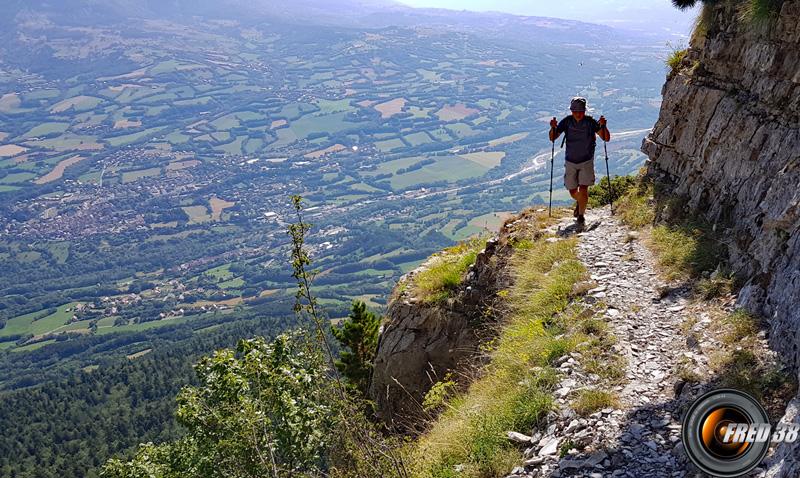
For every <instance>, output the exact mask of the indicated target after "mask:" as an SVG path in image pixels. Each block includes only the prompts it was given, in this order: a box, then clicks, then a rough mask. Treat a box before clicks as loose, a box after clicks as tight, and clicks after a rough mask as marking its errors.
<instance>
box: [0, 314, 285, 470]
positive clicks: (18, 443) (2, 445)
mask: <svg viewBox="0 0 800 478" xmlns="http://www.w3.org/2000/svg"><path fill="white" fill-rule="evenodd" d="M289 326H290V322H289V320H287V319H280V318H262V319H252V320H239V321H236V322H234V323H230V324H225V325H223V326H220V327H218V328H215V329H209V330H207V331H201V332H197V333H194V334H192V331H191V330H190V329H188V328H184V329H183V330H182V329H181V328H177V329H176V330H175V331H174V333H175V334H176V335H186V337H185V338H184V340H182V341H178V342H177V343H172V344H170V345H169V346H165V345H166V343H167V342H166V341H163V342H157V343H150V342H144V343H143V342H139V343H138V344H137V345H136V351H142V350H146V349H147V348H151V347H152V348H153V352H151V353H149V354H147V355H144V356H142V357H140V358H137V359H135V360H128V359H126V358H124V357H121V358H116V359H113V360H102V359H100V362H101V363H102V365H100V366H99V367H98V368H96V369H93V368H88V369H86V371H84V370H78V371H74V372H71V373H69V375H68V377H67V378H64V379H62V380H58V381H54V382H50V383H45V384H42V385H38V386H35V387H32V388H27V389H22V390H16V391H9V392H2V393H0V427H2V429H3V438H2V439H0V476H8V477H12V476H13V477H17V478H29V477H30V478H33V477H36V478H49V477H53V478H56V477H57V478H84V477H86V478H93V477H96V476H98V470H97V469H96V468H97V467H98V466H99V465H102V464H103V463H104V462H105V461H106V460H107V459H108V458H110V457H111V456H118V455H119V454H121V453H122V454H127V453H129V452H130V451H132V450H133V448H134V447H135V446H136V445H137V444H138V443H140V442H146V441H154V442H161V441H165V440H170V439H175V438H177V437H179V436H180V434H181V430H180V429H179V427H178V426H177V425H176V423H175V420H174V411H175V408H176V405H175V396H176V395H177V393H178V391H180V389H181V388H182V387H183V386H184V385H187V384H189V383H192V381H193V380H194V377H195V374H194V371H193V370H192V365H193V364H194V363H195V362H196V361H197V360H198V359H199V357H200V356H202V355H206V354H208V353H210V351H212V350H215V349H218V348H223V347H231V346H233V345H235V343H236V342H237V341H238V340H239V339H241V338H246V337H252V336H255V335H263V336H267V337H272V336H274V335H276V334H277V333H278V332H280V331H282V330H284V329H286V328H287V327H289ZM132 338H141V335H139V334H130V336H129V337H128V340H130V339H132ZM172 340H174V338H171V339H170V341H172ZM106 346H110V344H106ZM53 347H55V346H54V345H51V346H48V347H46V349H47V354H52V353H53V351H54V350H55V349H54V348H53ZM102 347H103V345H102V344H96V345H95V346H94V348H93V349H92V353H94V354H95V355H97V354H98V353H99V352H98V350H99V349H101V348H102ZM131 350H133V349H131ZM61 352H64V351H63V350H61ZM41 355H42V356H37V354H35V353H28V354H14V356H15V358H19V359H21V360H27V361H28V362H29V364H31V365H33V364H36V363H40V364H41V363H42V362H43V361H45V360H46V359H45V357H43V356H44V355H45V353H44V352H43V353H42V354H41ZM57 356H58V355H57V354H56V357H57ZM54 360H56V361H57V358H54ZM6 365H7V363H4V364H3V366H6Z"/></svg>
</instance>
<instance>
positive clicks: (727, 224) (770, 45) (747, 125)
mask: <svg viewBox="0 0 800 478" xmlns="http://www.w3.org/2000/svg"><path fill="white" fill-rule="evenodd" d="M738 3H739V5H738V7H737V2H720V4H719V5H718V6H716V7H714V8H713V10H712V11H711V15H709V18H708V21H707V33H706V34H705V35H698V36H697V38H695V39H693V42H692V45H691V48H690V49H689V52H688V54H687V56H686V57H685V59H684V60H683V63H682V65H681V69H680V71H679V72H677V73H675V74H673V75H671V77H670V78H669V79H668V80H667V83H666V84H665V85H664V88H663V96H664V100H663V103H662V106H661V113H660V117H659V119H658V122H657V123H656V126H655V128H654V129H653V131H652V133H651V134H650V135H649V137H648V138H646V139H645V141H644V144H643V146H642V149H643V151H644V152H645V153H646V154H647V155H648V156H649V158H650V161H649V163H648V172H649V173H650V174H651V175H653V176H655V177H657V178H659V179H660V180H661V181H662V182H663V183H665V184H667V185H668V191H667V192H668V194H670V195H672V196H673V197H683V198H685V199H686V200H687V201H688V208H689V209H691V210H693V211H694V212H700V213H701V214H703V215H704V216H705V217H706V218H707V219H708V220H710V221H711V222H713V223H715V224H716V225H717V227H721V228H723V230H725V231H726V233H727V234H725V237H727V238H728V239H729V240H728V242H727V244H726V245H727V246H728V249H729V253H730V261H731V265H732V267H733V269H734V272H735V273H736V274H737V275H738V276H740V277H743V278H745V279H746V280H747V285H746V286H745V288H744V289H743V290H742V293H741V294H740V301H741V305H743V306H745V307H746V308H748V309H751V310H753V311H755V312H758V313H760V314H761V315H763V316H765V317H767V318H769V319H770V328H771V330H770V332H771V333H770V337H771V342H772V345H773V346H774V347H775V348H776V349H777V350H779V351H781V352H784V353H786V354H787V358H788V359H789V360H790V362H791V363H792V364H793V365H795V366H797V365H798V364H800V355H799V354H798V344H800V308H798V307H797V301H798V299H799V298H800V234H798V226H799V225H800V187H799V186H800V22H798V20H797V19H798V18H800V1H797V0H793V1H786V2H784V3H783V5H782V7H781V10H780V14H779V15H778V16H777V17H776V18H773V19H772V20H768V21H762V22H754V21H748V20H744V19H741V18H740V16H741V15H740V14H741V10H739V8H741V4H742V2H738ZM707 8H709V7H707Z"/></svg>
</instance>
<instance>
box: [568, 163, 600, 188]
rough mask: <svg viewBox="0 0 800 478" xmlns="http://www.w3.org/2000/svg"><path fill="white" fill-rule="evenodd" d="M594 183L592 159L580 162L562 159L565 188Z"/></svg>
mask: <svg viewBox="0 0 800 478" xmlns="http://www.w3.org/2000/svg"><path fill="white" fill-rule="evenodd" d="M592 184H594V160H591V161H584V162H582V163H578V164H575V163H570V162H569V161H564V186H566V187H567V189H578V186H591V185H592Z"/></svg>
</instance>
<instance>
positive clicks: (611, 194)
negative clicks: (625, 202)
mask: <svg viewBox="0 0 800 478" xmlns="http://www.w3.org/2000/svg"><path fill="white" fill-rule="evenodd" d="M603 129H606V125H603ZM607 144H608V143H607V142H606V140H605V139H603V151H605V153H606V177H607V178H608V203H609V204H610V205H611V215H612V216H613V215H614V189H613V188H612V187H611V173H610V172H609V170H608V147H607V146H606V145H607Z"/></svg>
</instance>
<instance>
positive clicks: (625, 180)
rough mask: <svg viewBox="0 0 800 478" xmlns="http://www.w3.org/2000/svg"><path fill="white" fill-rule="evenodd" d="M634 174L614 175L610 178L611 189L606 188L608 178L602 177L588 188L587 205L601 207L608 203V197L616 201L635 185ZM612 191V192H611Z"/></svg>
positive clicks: (636, 179) (635, 178) (636, 180)
mask: <svg viewBox="0 0 800 478" xmlns="http://www.w3.org/2000/svg"><path fill="white" fill-rule="evenodd" d="M637 182H638V178H637V177H636V176H614V177H613V178H611V191H609V190H608V178H607V177H605V178H602V179H601V180H600V182H599V183H598V184H595V185H593V186H591V187H590V188H589V207H602V206H605V205H606V204H608V203H609V199H613V200H614V202H615V203H616V202H618V201H619V199H620V198H621V197H622V196H624V195H625V194H627V192H628V191H629V190H630V189H631V188H633V187H634V186H636V184H637ZM611 192H613V194H611Z"/></svg>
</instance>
